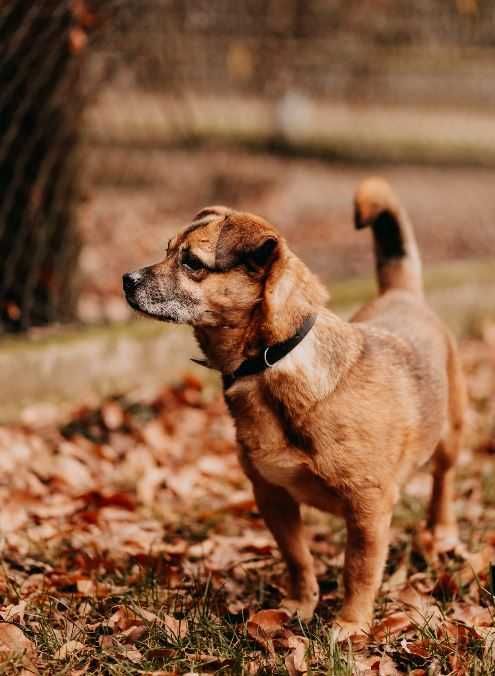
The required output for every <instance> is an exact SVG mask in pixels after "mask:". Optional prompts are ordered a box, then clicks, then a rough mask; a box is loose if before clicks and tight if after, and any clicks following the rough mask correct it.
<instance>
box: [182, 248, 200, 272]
mask: <svg viewBox="0 0 495 676" xmlns="http://www.w3.org/2000/svg"><path fill="white" fill-rule="evenodd" d="M180 262H181V263H182V265H183V266H184V267H185V268H187V269H188V270H191V271H192V272H197V271H198V270H204V269H205V264H204V263H203V261H202V260H201V259H200V258H198V257H197V256H195V255H194V254H192V253H191V252H190V251H184V252H183V254H182V256H181V259H180Z"/></svg>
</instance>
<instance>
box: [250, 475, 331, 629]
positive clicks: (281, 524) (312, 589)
mask: <svg viewBox="0 0 495 676" xmlns="http://www.w3.org/2000/svg"><path fill="white" fill-rule="evenodd" d="M253 487H254V495H255V498H256V503H257V505H258V507H259V510H260V512H261V515H262V516H263V518H264V520H265V523H266V525H267V526H268V528H269V529H270V531H271V532H272V534H273V537H274V538H275V540H276V542H277V544H278V546H279V549H280V551H281V553H282V556H283V558H284V560H285V562H286V564H287V568H288V570H289V580H290V594H289V598H287V599H285V600H284V601H283V602H282V606H283V607H284V608H286V609H287V610H288V611H289V612H290V613H298V614H299V616H300V617H301V619H302V620H304V621H309V620H310V619H311V617H312V616H313V613H314V610H315V608H316V606H317V604H318V597H319V590H318V582H317V580H316V576H315V573H314V566H313V557H312V556H311V552H310V551H309V546H308V543H307V541H306V537H305V534H304V527H303V523H302V519H301V512H300V507H299V505H298V503H297V502H296V501H295V500H293V499H292V497H291V496H290V495H289V493H288V492H287V491H286V490H284V489H283V488H280V487H279V486H274V485H272V484H269V483H267V482H266V481H264V480H263V479H261V478H256V479H255V480H254V481H253Z"/></svg>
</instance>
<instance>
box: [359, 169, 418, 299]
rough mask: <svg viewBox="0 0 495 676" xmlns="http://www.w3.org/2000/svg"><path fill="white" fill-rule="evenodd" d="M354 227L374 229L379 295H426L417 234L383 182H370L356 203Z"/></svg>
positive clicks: (368, 180) (373, 180)
mask: <svg viewBox="0 0 495 676" xmlns="http://www.w3.org/2000/svg"><path fill="white" fill-rule="evenodd" d="M354 224H355V226H356V228H357V229H358V230H359V229H361V228H365V227H367V226H370V227H371V228H372V229H373V239H374V245H375V258H376V271H377V276H378V285H379V287H380V293H385V291H388V290H389V289H407V290H409V291H413V292H415V293H419V294H422V293H423V280H422V274H421V259H420V257H419V251H418V245H417V243H416V238H415V236H414V231H413V228H412V226H411V223H410V221H409V218H408V217H407V214H406V212H405V211H404V209H403V208H402V206H401V204H400V202H399V200H398V198H397V197H396V195H395V193H394V192H393V190H392V188H391V187H390V186H389V184H388V183H387V182H386V181H385V180H383V179H381V178H368V179H366V180H365V181H363V183H361V185H360V186H359V188H358V190H357V192H356V197H355V201H354Z"/></svg>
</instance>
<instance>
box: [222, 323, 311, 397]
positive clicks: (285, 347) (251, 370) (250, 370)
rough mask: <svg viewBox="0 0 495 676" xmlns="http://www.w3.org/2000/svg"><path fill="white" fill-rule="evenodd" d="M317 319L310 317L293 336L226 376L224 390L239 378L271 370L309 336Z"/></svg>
mask: <svg viewBox="0 0 495 676" xmlns="http://www.w3.org/2000/svg"><path fill="white" fill-rule="evenodd" d="M316 317H317V315H310V316H309V317H307V318H306V319H305V320H304V322H303V323H302V324H301V326H300V327H299V329H298V330H297V332H296V333H295V334H294V335H293V336H291V337H290V338H288V339H287V340H284V341H282V342H281V343H275V345H270V346H269V347H266V348H265V349H264V350H263V351H262V352H261V354H259V355H258V356H257V357H252V358H251V359H246V361H243V362H242V364H241V365H240V366H239V368H238V369H237V370H235V371H234V372H233V373H227V374H224V375H223V389H224V390H228V389H229V387H230V386H231V385H233V384H234V383H235V381H236V380H237V379H238V378H243V377H244V376H253V375H255V374H256V373H261V372H262V371H266V369H268V368H271V367H272V366H274V365H275V364H276V363H277V362H278V361H280V360H281V359H283V358H284V357H286V356H287V355H288V354H289V352H291V351H292V350H293V349H294V348H295V347H297V345H299V343H300V342H301V341H302V340H303V339H304V338H305V337H306V336H307V335H308V333H309V332H310V331H311V329H312V328H313V326H314V325H315V322H316Z"/></svg>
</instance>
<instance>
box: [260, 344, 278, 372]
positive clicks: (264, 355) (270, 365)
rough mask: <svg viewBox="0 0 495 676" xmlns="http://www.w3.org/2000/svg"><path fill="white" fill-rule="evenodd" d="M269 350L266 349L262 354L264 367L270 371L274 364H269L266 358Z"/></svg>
mask: <svg viewBox="0 0 495 676" xmlns="http://www.w3.org/2000/svg"><path fill="white" fill-rule="evenodd" d="M269 349H270V348H269V347H266V348H265V351H264V352H263V361H264V362H265V366H266V368H267V369H271V368H272V366H274V365H275V364H276V362H274V363H273V364H270V362H269V361H268V359H267V358H266V355H267V354H268V350H269Z"/></svg>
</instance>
